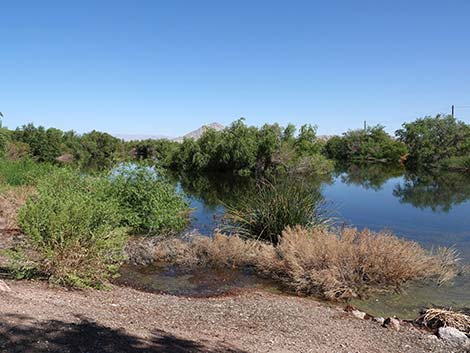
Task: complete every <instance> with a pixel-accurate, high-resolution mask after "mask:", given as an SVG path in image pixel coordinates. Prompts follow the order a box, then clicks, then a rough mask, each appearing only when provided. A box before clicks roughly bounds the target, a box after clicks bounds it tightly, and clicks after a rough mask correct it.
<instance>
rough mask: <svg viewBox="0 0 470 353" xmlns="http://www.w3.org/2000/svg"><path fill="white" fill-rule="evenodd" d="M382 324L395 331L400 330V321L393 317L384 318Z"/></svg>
mask: <svg viewBox="0 0 470 353" xmlns="http://www.w3.org/2000/svg"><path fill="white" fill-rule="evenodd" d="M382 326H383V327H386V328H389V329H392V330H395V331H400V321H399V320H398V319H396V318H394V317H388V318H386V319H385V320H384V323H383V325H382Z"/></svg>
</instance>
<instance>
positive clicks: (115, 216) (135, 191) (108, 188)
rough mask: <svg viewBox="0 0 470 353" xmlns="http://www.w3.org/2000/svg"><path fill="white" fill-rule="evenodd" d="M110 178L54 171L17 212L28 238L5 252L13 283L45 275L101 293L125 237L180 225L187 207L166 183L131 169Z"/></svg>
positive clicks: (120, 257) (41, 180)
mask: <svg viewBox="0 0 470 353" xmlns="http://www.w3.org/2000/svg"><path fill="white" fill-rule="evenodd" d="M118 172H119V173H117V174H116V173H115V174H113V175H112V176H108V175H104V176H91V175H83V174H82V173H79V172H77V171H75V170H72V169H68V168H60V169H56V170H55V171H54V172H52V173H49V174H47V175H45V176H43V177H42V178H39V180H38V181H37V183H36V185H35V191H34V192H33V193H32V194H31V196H30V197H29V199H28V200H27V201H26V203H25V205H24V206H23V207H22V208H21V209H20V211H19V216H18V223H19V226H20V227H21V230H22V231H23V232H24V234H25V236H26V239H25V241H24V242H23V243H21V244H20V245H19V246H17V247H16V249H14V250H12V251H10V252H9V256H10V258H11V259H12V263H13V271H14V273H15V275H16V276H17V277H20V278H24V277H31V276H37V275H39V276H42V277H45V278H48V279H49V280H50V281H52V282H54V283H59V284H62V285H67V286H73V287H88V286H92V287H100V286H102V285H103V284H104V283H105V282H106V281H107V280H108V279H109V278H110V276H112V275H113V274H115V273H116V271H117V269H118V265H119V264H120V263H121V262H122V261H123V260H124V256H123V255H124V254H123V249H124V245H125V243H126V241H127V236H128V233H129V232H132V233H134V234H135V233H141V232H146V234H149V233H152V234H156V233H157V232H159V231H160V232H163V231H167V230H169V229H171V230H175V229H177V228H181V227H182V226H184V224H185V222H186V218H187V205H186V203H185V202H184V200H183V198H182V196H181V195H180V194H178V193H176V191H175V190H174V188H173V187H172V186H171V185H170V184H169V183H167V182H166V181H164V180H163V179H162V180H160V179H159V180H156V179H154V178H155V175H153V174H150V173H149V172H148V171H147V169H145V168H143V167H138V166H135V167H134V168H132V169H131V170H126V171H122V170H119V171H118Z"/></svg>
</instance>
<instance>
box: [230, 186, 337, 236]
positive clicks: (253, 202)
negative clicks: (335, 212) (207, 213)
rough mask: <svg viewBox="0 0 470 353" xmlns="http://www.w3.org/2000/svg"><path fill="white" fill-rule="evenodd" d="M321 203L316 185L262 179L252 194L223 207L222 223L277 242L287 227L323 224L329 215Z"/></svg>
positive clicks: (242, 232)
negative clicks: (224, 211)
mask: <svg viewBox="0 0 470 353" xmlns="http://www.w3.org/2000/svg"><path fill="white" fill-rule="evenodd" d="M322 205H323V197H322V195H321V193H320V191H319V189H318V187H317V186H316V185H313V184H310V183H308V182H307V181H305V180H303V179H297V180H296V179H293V178H290V179H287V178H282V179H278V180H276V181H274V182H271V181H268V180H266V179H264V180H261V181H259V183H258V185H257V189H256V191H255V193H254V194H252V195H245V196H244V197H242V198H241V199H240V201H239V202H237V203H235V204H232V205H227V206H226V214H225V216H224V223H225V227H226V229H227V230H229V231H231V232H234V233H237V234H239V235H242V236H245V237H249V238H256V239H261V240H266V241H269V242H272V243H274V244H276V243H278V241H279V239H280V236H281V235H282V231H283V230H284V229H285V228H286V227H288V226H296V225H301V226H304V227H307V228H310V227H324V226H326V225H327V224H328V223H329V220H330V218H329V217H328V215H327V214H326V212H325V211H324V210H323V209H322Z"/></svg>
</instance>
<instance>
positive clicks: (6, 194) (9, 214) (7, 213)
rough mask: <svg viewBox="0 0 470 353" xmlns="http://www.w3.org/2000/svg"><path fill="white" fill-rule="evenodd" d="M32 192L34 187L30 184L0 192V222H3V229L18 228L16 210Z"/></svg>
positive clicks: (12, 229)
mask: <svg viewBox="0 0 470 353" xmlns="http://www.w3.org/2000/svg"><path fill="white" fill-rule="evenodd" d="M33 192H34V188H32V187H30V186H19V187H14V188H9V189H7V190H4V191H3V192H0V222H3V226H2V227H3V228H4V229H5V230H9V231H17V230H18V223H17V216H18V210H19V209H20V208H21V206H23V205H24V204H25V203H26V200H27V199H28V197H29V196H30V195H31V194H32V193H33Z"/></svg>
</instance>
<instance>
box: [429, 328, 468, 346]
mask: <svg viewBox="0 0 470 353" xmlns="http://www.w3.org/2000/svg"><path fill="white" fill-rule="evenodd" d="M437 333H438V335H439V337H440V338H441V339H442V340H443V341H446V342H448V343H451V344H454V345H457V346H466V345H470V339H469V338H468V337H467V335H466V334H465V333H464V332H462V331H460V330H457V329H456V328H454V327H440V328H439V330H438V332H437Z"/></svg>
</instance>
